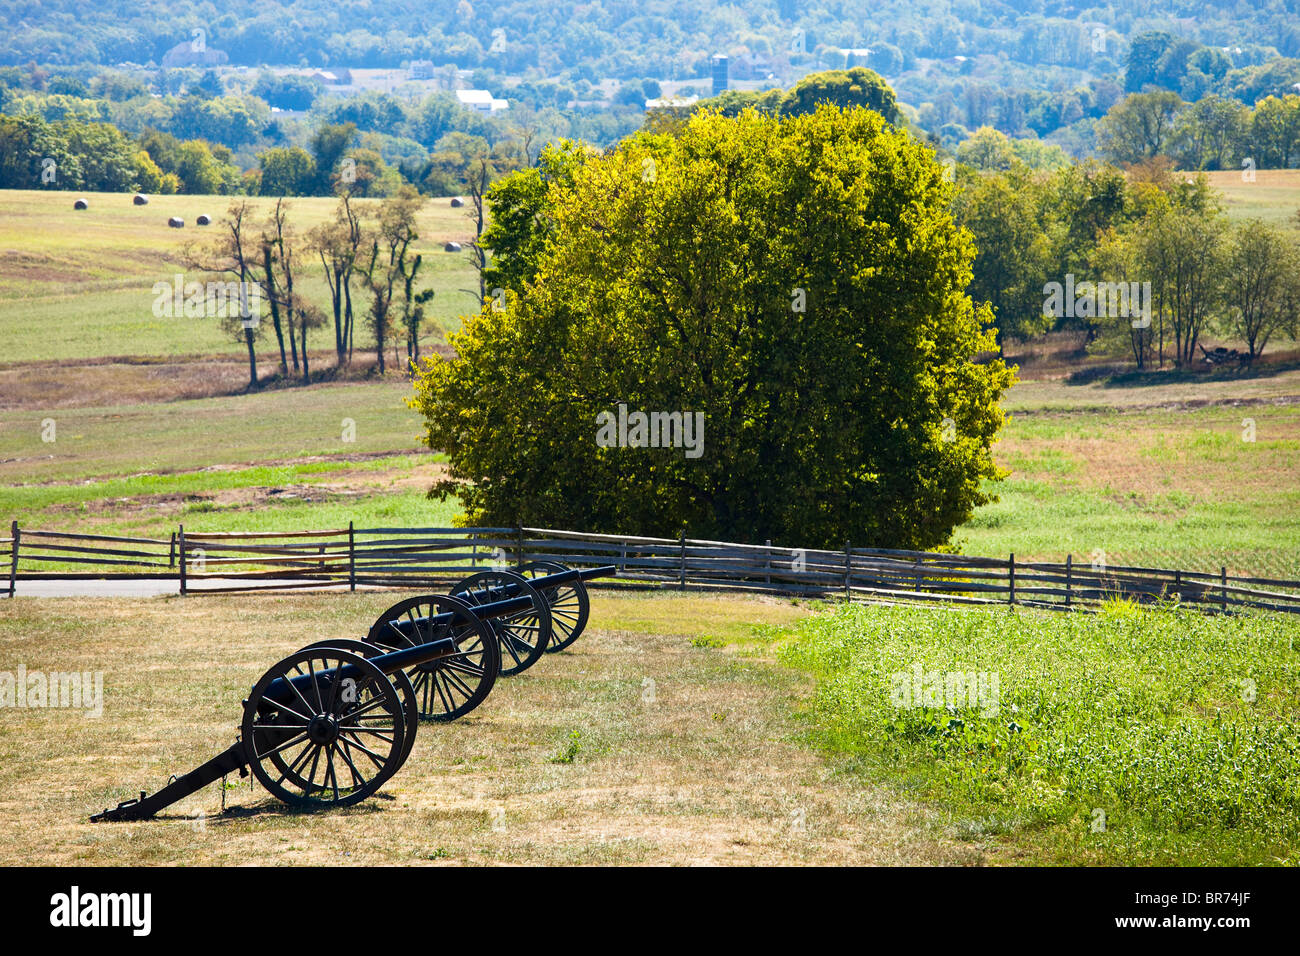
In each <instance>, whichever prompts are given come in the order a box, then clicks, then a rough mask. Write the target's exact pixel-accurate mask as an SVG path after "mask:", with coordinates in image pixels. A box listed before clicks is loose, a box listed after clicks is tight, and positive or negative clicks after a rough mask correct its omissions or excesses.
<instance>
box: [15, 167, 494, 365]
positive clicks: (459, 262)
mask: <svg viewBox="0 0 1300 956" xmlns="http://www.w3.org/2000/svg"><path fill="white" fill-rule="evenodd" d="M84 195H85V197H86V199H87V200H88V202H89V206H90V208H89V209H87V210H84V211H81V212H77V211H74V210H73V208H72V202H73V199H74V198H76V197H75V196H74V195H73V194H72V193H66V192H58V193H52V192H40V191H36V190H7V189H6V190H0V341H3V342H4V343H5V347H4V350H3V351H0V361H3V362H9V363H13V362H24V361H31V360H40V359H46V360H48V359H63V360H66V359H86V358H95V357H99V356H121V355H152V356H182V355H193V354H204V353H213V352H228V353H237V352H239V351H240V350H241V349H242V348H243V346H242V345H240V344H239V343H236V342H234V341H233V340H231V339H229V338H228V337H227V336H225V335H224V334H223V333H222V332H221V329H220V328H219V327H218V324H217V322H216V320H215V319H185V318H180V319H168V318H156V317H155V316H154V314H153V304H154V298H155V296H154V293H153V291H152V289H153V286H154V283H155V282H159V281H162V282H168V283H170V282H171V281H172V279H173V277H174V276H175V275H176V274H177V273H185V274H186V278H187V281H188V280H190V279H200V278H202V276H200V275H189V274H188V273H187V270H186V269H185V267H184V260H183V256H184V251H185V247H186V245H187V244H190V243H200V244H202V243H206V242H210V241H211V240H212V238H213V234H214V233H215V232H216V231H217V230H218V229H220V228H221V224H220V220H221V219H222V218H224V215H225V212H226V210H227V208H228V207H229V205H230V203H231V199H230V197H228V196H154V197H152V198H151V200H150V203H149V205H147V206H133V205H132V204H131V197H130V196H129V195H125V194H115V193H87V194H84ZM252 202H253V204H254V205H255V206H256V208H257V209H258V213H259V217H258V218H259V219H263V218H265V215H266V214H267V213H269V211H270V209H271V208H272V206H273V202H272V201H270V200H267V199H260V198H259V199H253V200H252ZM289 202H290V204H291V205H290V221H291V222H292V223H293V225H294V226H295V227H296V228H297V230H298V231H299V232H300V233H306V232H307V231H308V230H309V229H311V228H312V227H314V226H316V225H318V224H319V223H321V222H323V221H325V219H327V218H328V217H329V216H330V215H331V214H332V212H333V210H334V208H335V206H336V200H334V199H332V198H323V197H316V198H302V199H293V200H290V201H289ZM359 202H360V206H361V208H362V210H363V211H365V212H368V213H369V212H373V210H374V208H375V207H376V206H377V204H378V200H360V201H359ZM200 213H208V214H209V215H211V216H212V217H213V225H212V226H209V227H199V226H195V225H194V220H195V217H196V216H198V215H199V214H200ZM169 216H179V217H181V218H182V219H184V220H185V223H186V225H185V228H184V229H172V228H170V227H168V225H167V219H168V217H169ZM472 236H473V226H472V224H471V223H470V221H469V219H468V218H466V216H465V210H464V209H452V208H451V207H450V206H449V205H448V201H447V200H446V199H432V200H430V201H429V203H428V204H427V205H426V206H425V209H424V211H423V214H422V216H421V218H420V241H419V242H418V243H417V246H416V251H417V252H421V253H423V254H424V255H425V263H426V264H425V266H424V271H422V277H427V280H428V281H427V285H428V286H430V287H432V288H433V289H435V290H436V295H435V296H434V299H433V301H432V302H431V303H429V305H428V307H427V308H426V312H427V314H428V315H429V317H430V318H429V323H430V332H431V334H432V335H431V337H427V341H428V344H433V342H434V341H436V340H440V339H441V337H442V330H443V329H446V328H454V327H456V326H457V325H458V324H459V316H460V315H461V314H462V313H464V312H471V311H477V304H476V302H475V299H476V296H474V295H467V294H465V293H464V292H462V291H461V290H463V289H471V288H472V289H477V279H476V278H475V273H474V270H473V267H472V266H471V264H470V261H469V258H468V253H466V252H461V253H446V252H443V251H442V244H443V243H444V242H446V241H447V240H449V239H455V240H458V241H461V242H464V241H467V240H469V239H470V238H472ZM311 261H312V260H311V259H310V258H309V259H308V262H311ZM309 276H310V277H309V278H306V279H305V280H304V282H303V283H300V287H301V288H303V290H304V294H306V295H307V296H308V297H309V298H311V299H312V300H314V301H316V302H317V303H319V304H321V305H324V304H326V303H328V302H329V297H328V293H327V291H326V289H325V284H324V279H323V278H322V277H321V275H320V265H319V263H318V262H317V263H315V264H314V269H312V270H311V271H310V274H309ZM332 334H333V333H332V332H329V331H326V330H321V331H318V332H317V333H316V338H315V339H314V340H313V344H314V345H316V346H317V347H321V346H326V345H328V344H329V343H330V342H332ZM268 336H269V333H268ZM362 336H363V332H362V330H360V329H359V330H358V332H357V339H358V341H360V340H361V339H362ZM273 338H274V337H273V336H269V337H268V338H264V339H263V342H262V349H263V350H264V354H266V355H268V356H269V355H270V350H271V347H272V345H271V343H272V341H273Z"/></svg>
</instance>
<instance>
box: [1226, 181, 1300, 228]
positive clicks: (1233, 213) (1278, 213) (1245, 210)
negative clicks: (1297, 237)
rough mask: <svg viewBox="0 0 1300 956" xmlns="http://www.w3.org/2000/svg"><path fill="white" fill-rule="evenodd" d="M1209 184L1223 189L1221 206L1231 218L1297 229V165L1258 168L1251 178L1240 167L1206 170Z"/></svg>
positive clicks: (1299, 203) (1299, 204)
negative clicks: (1282, 167) (1235, 168)
mask: <svg viewBox="0 0 1300 956" xmlns="http://www.w3.org/2000/svg"><path fill="white" fill-rule="evenodd" d="M1205 175H1206V178H1208V179H1209V181H1210V185H1211V186H1213V187H1214V188H1215V189H1217V190H1219V191H1220V192H1221V193H1223V198H1224V207H1225V209H1226V211H1227V213H1228V215H1229V217H1231V218H1233V219H1263V220H1264V221H1265V222H1270V223H1272V224H1273V225H1275V226H1287V227H1289V228H1291V229H1300V222H1298V221H1297V220H1296V218H1295V217H1296V213H1297V212H1300V169H1260V170H1256V171H1255V173H1254V177H1255V178H1254V179H1253V180H1250V179H1249V178H1243V174H1242V172H1241V171H1240V170H1220V171H1218V172H1212V173H1206V174H1205Z"/></svg>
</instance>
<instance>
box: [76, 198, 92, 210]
mask: <svg viewBox="0 0 1300 956" xmlns="http://www.w3.org/2000/svg"><path fill="white" fill-rule="evenodd" d="M72 208H73V209H89V208H90V203H88V202H86V200H84V199H78V200H77V201H76V202H74V203H73V204H72Z"/></svg>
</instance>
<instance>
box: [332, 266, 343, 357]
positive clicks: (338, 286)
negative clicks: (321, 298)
mask: <svg viewBox="0 0 1300 956" xmlns="http://www.w3.org/2000/svg"><path fill="white" fill-rule="evenodd" d="M331 291H332V292H333V294H334V296H333V297H334V351H335V352H337V353H338V362H337V364H338V365H342V364H343V343H344V336H343V270H342V269H335V270H334V288H333V289H332V290H331Z"/></svg>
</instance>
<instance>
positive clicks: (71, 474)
mask: <svg viewBox="0 0 1300 956" xmlns="http://www.w3.org/2000/svg"><path fill="white" fill-rule="evenodd" d="M409 392H410V385H409V383H408V382H406V381H404V380H400V379H394V380H391V381H387V382H382V383H370V384H355V385H326V386H315V387H312V388H310V389H285V390H280V391H273V392H260V393H253V394H248V395H241V396H232V397H228V398H220V399H202V400H197V401H187V402H174V403H166V404H145V405H132V406H114V407H108V408H74V409H59V410H56V411H53V412H51V413H49V414H48V415H46V414H44V413H41V412H28V411H21V412H11V413H9V414H7V415H6V417H5V419H4V420H3V422H0V448H3V449H4V451H5V458H4V460H3V461H0V481H3V482H5V484H3V485H0V515H3V516H4V517H5V518H6V520H15V519H16V520H17V521H18V522H19V524H20V525H22V526H26V527H40V528H45V529H48V530H80V531H91V532H96V533H102V534H128V535H142V536H146V537H161V538H166V537H168V536H169V535H170V533H171V532H173V531H175V530H176V526H177V524H179V523H184V524H185V525H186V527H187V528H188V529H189V530H191V531H200V530H201V531H236V530H243V531H282V530H286V529H304V528H338V527H346V526H347V525H348V522H349V521H351V522H354V523H355V524H356V525H357V526H358V527H367V526H376V525H381V526H387V525H406V526H414V527H418V526H426V527H427V526H445V525H447V524H449V523H450V521H451V519H452V517H453V515H454V513H455V512H456V511H457V510H458V507H457V505H456V503H454V502H436V501H429V500H428V499H427V498H426V492H427V490H428V488H429V486H430V485H431V484H432V483H433V481H434V480H435V479H436V478H437V476H438V475H439V474H440V472H441V470H442V468H443V465H442V462H443V457H442V456H441V455H435V454H433V453H431V452H428V451H427V450H426V451H424V452H420V451H417V450H416V449H418V448H419V444H418V438H419V432H420V427H419V422H420V420H419V417H418V416H417V415H416V414H415V412H414V411H412V410H411V409H410V408H408V407H407V406H406V405H405V401H404V400H405V397H406V396H407V395H408V394H409ZM50 421H52V422H53V426H52V427H53V432H52V434H53V437H54V439H55V440H54V441H52V442H46V441H44V440H43V438H42V436H43V434H44V435H49V434H51V432H50V425H49V422H50Z"/></svg>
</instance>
